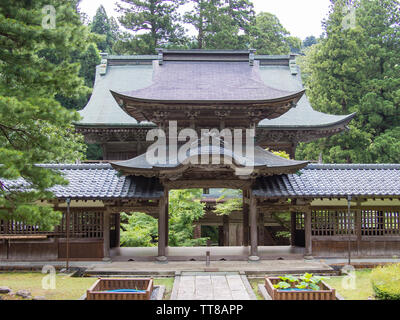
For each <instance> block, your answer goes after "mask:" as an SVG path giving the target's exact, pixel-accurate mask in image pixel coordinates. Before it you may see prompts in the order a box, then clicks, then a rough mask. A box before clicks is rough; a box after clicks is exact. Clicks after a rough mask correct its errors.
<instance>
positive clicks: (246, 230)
mask: <svg viewBox="0 0 400 320" xmlns="http://www.w3.org/2000/svg"><path fill="white" fill-rule="evenodd" d="M246 199H247V191H245V190H243V246H245V247H248V246H249V205H248V203H247V201H246Z"/></svg>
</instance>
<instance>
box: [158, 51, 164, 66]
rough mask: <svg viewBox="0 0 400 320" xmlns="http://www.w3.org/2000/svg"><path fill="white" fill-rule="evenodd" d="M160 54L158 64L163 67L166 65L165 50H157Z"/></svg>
mask: <svg viewBox="0 0 400 320" xmlns="http://www.w3.org/2000/svg"><path fill="white" fill-rule="evenodd" d="M156 50H157V52H158V64H159V65H160V66H162V65H163V64H164V49H161V48H158V49H156Z"/></svg>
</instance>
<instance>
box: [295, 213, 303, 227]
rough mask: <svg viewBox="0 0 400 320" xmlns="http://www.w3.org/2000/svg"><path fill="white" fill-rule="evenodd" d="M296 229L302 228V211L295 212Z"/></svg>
mask: <svg viewBox="0 0 400 320" xmlns="http://www.w3.org/2000/svg"><path fill="white" fill-rule="evenodd" d="M296 230H304V213H296Z"/></svg>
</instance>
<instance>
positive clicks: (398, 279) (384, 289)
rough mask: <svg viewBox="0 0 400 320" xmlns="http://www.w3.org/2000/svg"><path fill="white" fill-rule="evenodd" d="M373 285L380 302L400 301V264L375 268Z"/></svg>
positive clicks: (372, 278) (372, 273) (372, 274)
mask: <svg viewBox="0 0 400 320" xmlns="http://www.w3.org/2000/svg"><path fill="white" fill-rule="evenodd" d="M371 283H372V288H373V290H374V292H375V296H376V298H377V299H378V300H400V264H392V265H388V266H383V267H377V268H375V269H374V270H372V272H371Z"/></svg>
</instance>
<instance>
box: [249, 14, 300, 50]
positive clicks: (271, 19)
mask: <svg viewBox="0 0 400 320" xmlns="http://www.w3.org/2000/svg"><path fill="white" fill-rule="evenodd" d="M251 46H252V48H254V49H257V53H258V54H272V55H279V54H289V53H290V51H291V48H293V49H295V50H296V49H299V42H298V39H297V38H294V37H290V33H289V31H287V30H286V29H285V28H284V27H283V26H282V24H281V23H280V21H279V19H278V18H277V17H276V16H275V15H273V14H272V13H268V12H261V13H259V14H258V15H257V16H256V23H255V26H254V28H253V29H252V32H251Z"/></svg>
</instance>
